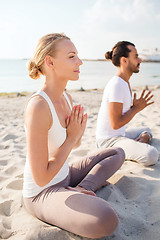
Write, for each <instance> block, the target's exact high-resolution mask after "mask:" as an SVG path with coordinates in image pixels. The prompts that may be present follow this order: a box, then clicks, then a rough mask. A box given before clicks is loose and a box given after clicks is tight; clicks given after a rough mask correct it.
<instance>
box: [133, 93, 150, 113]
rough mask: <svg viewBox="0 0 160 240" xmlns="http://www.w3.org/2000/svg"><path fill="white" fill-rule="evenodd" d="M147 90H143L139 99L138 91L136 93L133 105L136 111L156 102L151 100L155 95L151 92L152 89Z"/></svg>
mask: <svg viewBox="0 0 160 240" xmlns="http://www.w3.org/2000/svg"><path fill="white" fill-rule="evenodd" d="M145 91H146V90H143V91H142V93H141V96H140V98H139V99H136V93H134V98H133V106H132V107H133V108H134V109H135V110H136V112H140V111H141V110H143V109H144V108H145V107H147V106H149V105H151V104H153V103H154V101H152V102H149V101H150V99H151V98H152V97H153V95H152V94H151V91H149V92H148V93H147V94H145Z"/></svg>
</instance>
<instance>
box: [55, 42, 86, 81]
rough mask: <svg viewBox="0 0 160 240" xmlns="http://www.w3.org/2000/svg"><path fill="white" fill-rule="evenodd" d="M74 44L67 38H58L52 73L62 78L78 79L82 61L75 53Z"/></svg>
mask: <svg viewBox="0 0 160 240" xmlns="http://www.w3.org/2000/svg"><path fill="white" fill-rule="evenodd" d="M77 54H78V53H77V49H76V48H75V46H74V44H73V43H72V42H71V41H70V40H68V39H63V40H60V41H59V42H58V44H57V48H56V53H55V56H54V57H53V66H54V73H55V75H56V77H58V78H60V79H62V80H67V81H68V80H73V81H74V80H78V79H79V73H80V69H79V67H80V65H82V61H81V60H80V59H79V57H78V55H77Z"/></svg>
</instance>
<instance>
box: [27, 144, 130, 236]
mask: <svg viewBox="0 0 160 240" xmlns="http://www.w3.org/2000/svg"><path fill="white" fill-rule="evenodd" d="M124 159H125V154H124V151H123V150H122V149H121V148H111V149H104V150H101V151H98V152H96V153H94V154H92V155H90V156H87V157H85V158H83V159H81V160H78V161H75V162H72V163H71V165H70V172H69V175H68V177H67V178H66V179H65V180H63V181H62V182H60V183H58V184H56V185H53V186H51V187H49V188H47V189H45V190H43V191H42V192H41V193H39V194H38V195H37V196H35V197H32V198H24V204H25V207H26V208H27V210H28V211H29V212H31V214H32V215H34V216H35V217H37V218H39V219H41V220H42V221H44V222H47V223H49V224H52V225H56V226H58V227H61V228H63V229H65V230H67V231H70V232H73V233H75V234H78V235H80V236H83V237H88V238H100V237H103V236H108V235H110V234H111V233H113V232H114V230H115V229H116V227H117V225H118V217H117V215H116V213H115V211H114V210H113V208H112V207H111V206H110V205H109V204H108V203H107V202H106V201H105V200H103V199H101V198H99V197H96V196H91V195H88V194H85V193H80V192H78V191H73V190H71V189H66V187H67V186H71V187H76V186H77V185H79V186H81V187H83V188H85V189H87V190H92V191H96V190H97V189H99V188H100V187H101V186H102V185H103V184H104V183H105V181H106V180H107V179H108V178H110V177H111V176H112V175H113V174H114V173H115V172H116V171H117V170H118V169H119V168H120V167H121V165H122V164H123V162H124Z"/></svg>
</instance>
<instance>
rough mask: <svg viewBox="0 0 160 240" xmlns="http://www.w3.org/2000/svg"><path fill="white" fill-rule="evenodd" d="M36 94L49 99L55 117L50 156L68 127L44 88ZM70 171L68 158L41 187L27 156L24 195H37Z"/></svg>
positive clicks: (49, 148) (49, 145) (49, 143)
mask: <svg viewBox="0 0 160 240" xmlns="http://www.w3.org/2000/svg"><path fill="white" fill-rule="evenodd" d="M35 95H40V96H42V97H43V98H44V99H45V100H46V101H47V103H48V105H49V108H50V111H51V114H52V118H53V124H52V126H51V128H50V129H49V131H48V152H49V158H50V157H52V156H53V154H54V153H55V151H56V150H57V149H58V148H59V147H60V146H61V145H62V144H63V143H64V141H65V140H66V128H63V127H62V126H61V124H60V122H59V119H58V116H57V114H56V111H55V108H54V106H53V103H52V102H51V100H50V98H49V97H48V95H47V94H46V93H45V92H43V91H42V90H40V91H38V92H37V93H35V94H34V95H33V96H35ZM63 95H64V96H65V98H66V100H67V102H68V105H69V107H70V108H71V109H72V106H71V103H70V100H69V98H68V96H67V94H66V93H65V92H64V93H63ZM26 134H27V131H26ZM68 173H69V165H68V158H67V159H66V161H65V163H64V164H63V166H62V168H61V169H60V170H59V172H58V173H57V174H56V176H55V177H54V178H53V179H52V180H51V181H50V182H49V183H48V184H47V185H45V186H43V187H40V186H38V185H37V184H36V183H35V181H34V179H33V177H32V174H31V169H30V165H29V161H28V157H27V158H26V163H25V168H24V181H23V196H24V197H33V196H36V195H37V194H39V193H40V192H41V191H42V190H44V189H45V188H47V187H50V186H51V185H54V184H56V183H58V182H61V181H62V180H64V179H65V178H66V177H67V176H68Z"/></svg>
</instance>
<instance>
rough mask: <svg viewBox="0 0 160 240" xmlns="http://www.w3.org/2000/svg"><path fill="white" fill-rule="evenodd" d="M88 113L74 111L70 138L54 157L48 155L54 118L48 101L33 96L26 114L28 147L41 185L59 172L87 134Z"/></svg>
mask: <svg viewBox="0 0 160 240" xmlns="http://www.w3.org/2000/svg"><path fill="white" fill-rule="evenodd" d="M86 122H87V116H83V114H82V111H81V110H80V108H79V107H75V108H73V110H72V113H71V117H70V123H69V125H68V127H67V138H66V140H65V142H64V143H63V144H62V145H61V147H60V148H59V149H58V150H57V151H56V153H55V154H54V156H53V157H52V158H51V159H49V156H48V130H49V128H50V127H51V124H52V117H51V113H50V111H49V107H48V105H47V103H45V102H44V101H43V100H39V99H38V100H37V98H36V97H35V98H33V99H31V100H30V101H29V103H28V107H27V109H26V114H25V125H26V128H27V148H28V157H29V163H30V166H31V172H32V176H33V178H34V180H35V182H36V183H37V185H39V186H41V187H42V186H45V185H46V184H47V183H49V182H50V181H51V179H52V178H53V177H54V176H55V175H56V174H57V173H58V172H59V170H60V169H61V168H62V166H63V164H64V162H65V161H66V159H67V157H68V155H69V153H70V152H71V150H72V149H73V147H74V146H75V144H76V143H77V141H78V139H79V138H80V137H81V135H83V132H84V129H85V126H86Z"/></svg>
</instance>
